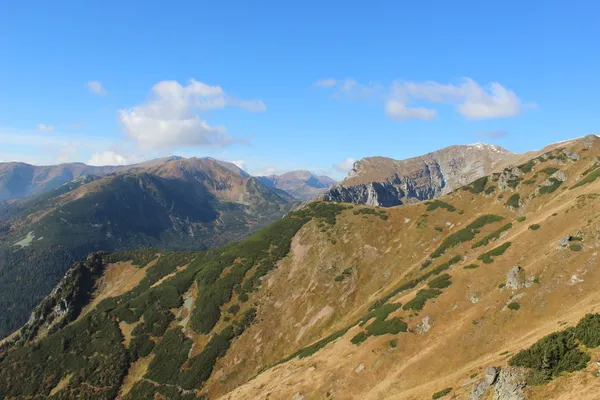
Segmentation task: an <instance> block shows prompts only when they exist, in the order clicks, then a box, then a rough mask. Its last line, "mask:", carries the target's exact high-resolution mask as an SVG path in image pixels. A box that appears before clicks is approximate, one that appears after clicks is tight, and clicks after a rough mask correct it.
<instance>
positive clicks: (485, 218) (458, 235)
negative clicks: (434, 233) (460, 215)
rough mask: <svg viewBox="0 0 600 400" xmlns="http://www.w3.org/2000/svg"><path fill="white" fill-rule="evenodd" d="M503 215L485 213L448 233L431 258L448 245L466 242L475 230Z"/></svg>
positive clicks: (472, 236)
mask: <svg viewBox="0 0 600 400" xmlns="http://www.w3.org/2000/svg"><path fill="white" fill-rule="evenodd" d="M503 219H504V218H503V217H500V216H498V215H494V214H486V215H482V216H481V217H479V218H477V219H476V220H475V221H473V222H471V223H470V224H469V225H467V226H466V227H465V228H463V229H461V230H459V231H457V232H455V233H453V234H451V235H449V236H448V237H446V239H444V241H443V242H442V243H441V244H440V246H439V247H438V248H437V249H436V250H435V251H434V252H433V253H431V256H430V257H431V258H437V257H439V256H441V255H442V254H444V252H445V251H446V250H448V249H449V248H450V247H454V246H458V245H459V244H461V243H464V242H468V241H470V240H472V239H473V238H474V237H475V234H476V233H477V232H476V231H477V230H478V229H480V228H482V227H484V226H485V225H487V224H491V223H494V222H498V221H501V220H503Z"/></svg>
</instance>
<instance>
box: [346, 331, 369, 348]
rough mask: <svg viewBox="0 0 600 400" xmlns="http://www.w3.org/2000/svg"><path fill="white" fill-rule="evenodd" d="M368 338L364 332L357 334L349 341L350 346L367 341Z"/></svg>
mask: <svg viewBox="0 0 600 400" xmlns="http://www.w3.org/2000/svg"><path fill="white" fill-rule="evenodd" d="M368 337H369V335H368V334H367V333H366V332H359V333H357V334H356V335H355V336H354V337H353V338H352V339H350V342H352V344H355V345H359V344H361V343H362V342H364V341H365V340H367V338H368Z"/></svg>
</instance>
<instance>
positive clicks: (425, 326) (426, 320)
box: [416, 316, 433, 334]
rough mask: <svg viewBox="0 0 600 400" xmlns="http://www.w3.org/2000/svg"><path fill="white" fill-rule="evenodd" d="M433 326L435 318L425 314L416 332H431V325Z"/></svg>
mask: <svg viewBox="0 0 600 400" xmlns="http://www.w3.org/2000/svg"><path fill="white" fill-rule="evenodd" d="M432 326H433V319H432V318H431V317H428V316H425V317H423V318H422V319H421V323H420V324H417V329H416V332H417V333H418V334H423V333H427V332H429V330H430V329H431V327H432Z"/></svg>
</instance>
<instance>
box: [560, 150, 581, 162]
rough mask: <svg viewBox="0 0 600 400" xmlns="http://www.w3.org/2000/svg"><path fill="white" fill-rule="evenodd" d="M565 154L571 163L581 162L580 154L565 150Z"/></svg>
mask: <svg viewBox="0 0 600 400" xmlns="http://www.w3.org/2000/svg"><path fill="white" fill-rule="evenodd" d="M563 154H564V155H565V156H566V157H567V158H568V159H569V160H571V161H579V154H577V153H574V152H571V151H567V150H563Z"/></svg>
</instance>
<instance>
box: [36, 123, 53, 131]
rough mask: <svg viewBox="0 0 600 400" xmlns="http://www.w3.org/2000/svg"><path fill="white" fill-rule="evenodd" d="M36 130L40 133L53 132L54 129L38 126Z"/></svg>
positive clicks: (44, 125) (48, 126)
mask: <svg viewBox="0 0 600 400" xmlns="http://www.w3.org/2000/svg"><path fill="white" fill-rule="evenodd" d="M37 130H38V131H40V132H54V127H53V126H52V125H46V124H38V126H37Z"/></svg>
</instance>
